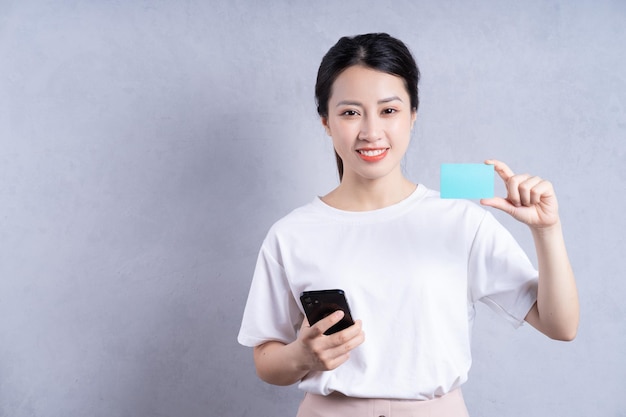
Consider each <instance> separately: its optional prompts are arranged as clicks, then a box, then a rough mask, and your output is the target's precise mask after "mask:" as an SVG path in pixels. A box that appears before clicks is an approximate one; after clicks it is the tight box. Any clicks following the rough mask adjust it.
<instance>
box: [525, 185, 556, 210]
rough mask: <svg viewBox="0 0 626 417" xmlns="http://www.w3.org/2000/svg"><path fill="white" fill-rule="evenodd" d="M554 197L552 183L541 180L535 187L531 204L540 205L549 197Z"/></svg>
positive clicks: (531, 195)
mask: <svg viewBox="0 0 626 417" xmlns="http://www.w3.org/2000/svg"><path fill="white" fill-rule="evenodd" d="M553 196H554V187H553V186H552V183H551V182H550V181H547V180H541V181H540V182H539V183H537V185H535V186H534V187H533V188H532V190H531V193H530V203H531V204H533V205H534V204H539V203H540V202H541V201H543V200H544V199H545V198H547V197H553Z"/></svg>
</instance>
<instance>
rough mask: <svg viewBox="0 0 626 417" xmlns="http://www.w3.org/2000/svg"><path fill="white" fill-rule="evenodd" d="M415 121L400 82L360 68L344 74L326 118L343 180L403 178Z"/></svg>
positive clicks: (397, 79) (385, 74) (331, 100)
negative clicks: (405, 159) (404, 164)
mask: <svg viewBox="0 0 626 417" xmlns="http://www.w3.org/2000/svg"><path fill="white" fill-rule="evenodd" d="M415 116H416V113H415V112H414V111H413V109H412V108H411V102H410V98H409V94H408V93H407V91H406V87H405V86H404V80H403V79H402V78H400V77H397V76H394V75H391V74H387V73H384V72H380V71H376V70H373V69H370V68H366V67H363V66H359V65H356V66H352V67H349V68H347V69H346V70H344V71H343V72H342V73H341V74H340V75H339V76H338V77H337V79H336V80H335V82H334V83H333V87H332V94H331V96H330V99H329V101H328V117H327V118H322V123H323V124H324V127H325V128H326V132H327V133H328V135H329V136H331V137H332V140H333V145H334V147H335V151H336V152H337V154H338V155H339V157H341V159H342V161H343V169H344V173H343V179H344V180H347V179H357V180H359V179H366V180H376V179H380V178H385V177H387V176H388V175H389V174H390V173H401V168H400V162H401V160H402V158H403V157H404V154H405V153H406V150H407V148H408V145H409V141H410V137H411V128H412V127H413V123H414V122H415Z"/></svg>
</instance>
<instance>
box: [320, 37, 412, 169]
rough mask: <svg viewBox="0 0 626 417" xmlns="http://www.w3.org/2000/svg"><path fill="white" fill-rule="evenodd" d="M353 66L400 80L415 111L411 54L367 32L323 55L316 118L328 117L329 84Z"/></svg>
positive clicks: (399, 44)
mask: <svg viewBox="0 0 626 417" xmlns="http://www.w3.org/2000/svg"><path fill="white" fill-rule="evenodd" d="M354 65H361V66H364V67H366V68H371V69H374V70H376V71H380V72H384V73H387V74H391V75H395V76H398V77H401V78H402V79H403V80H404V85H405V87H406V90H407V93H408V94H409V97H410V100H411V108H412V109H413V111H417V108H418V106H419V95H418V87H417V84H418V82H419V78H420V72H419V69H418V67H417V64H416V63H415V59H414V58H413V55H411V51H409V49H408V48H407V47H406V45H405V44H404V43H403V42H402V41H400V40H399V39H396V38H394V37H392V36H390V35H388V34H386V33H368V34H363V35H357V36H353V37H347V36H344V37H342V38H341V39H339V41H337V43H336V44H335V45H334V46H333V47H332V48H330V49H329V50H328V52H327V53H326V55H324V58H323V59H322V62H321V64H320V67H319V70H318V72H317V81H316V83H315V100H316V102H317V113H318V114H319V115H320V117H324V118H327V117H328V101H329V99H330V96H331V94H332V87H333V83H334V82H335V80H336V79H337V77H338V76H339V74H341V73H342V72H343V71H344V70H345V69H347V68H349V67H352V66H354ZM335 158H336V160H337V171H338V172H339V179H340V180H341V179H342V177H343V161H342V160H341V158H340V157H339V154H337V152H335Z"/></svg>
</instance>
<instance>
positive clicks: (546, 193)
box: [480, 159, 559, 229]
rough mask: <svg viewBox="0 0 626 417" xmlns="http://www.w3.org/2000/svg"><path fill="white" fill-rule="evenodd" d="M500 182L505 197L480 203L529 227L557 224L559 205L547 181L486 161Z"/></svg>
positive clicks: (540, 227)
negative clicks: (505, 193) (502, 212)
mask: <svg viewBox="0 0 626 417" xmlns="http://www.w3.org/2000/svg"><path fill="white" fill-rule="evenodd" d="M485 163H486V164H488V165H493V166H494V169H495V171H496V172H497V173H498V175H499V176H500V178H502V180H503V181H504V184H505V186H506V190H507V196H506V198H502V197H494V198H484V199H482V200H480V203H481V204H482V205H485V206H489V207H494V208H497V209H500V210H502V211H504V212H506V213H508V214H510V215H511V216H513V217H514V218H515V219H517V220H519V221H520V222H522V223H525V224H527V225H528V226H530V227H531V228H535V229H542V228H546V227H550V226H554V225H555V224H557V223H558V222H559V205H558V202H557V199H556V194H555V193H554V188H553V187H552V184H551V183H550V182H549V181H546V180H544V179H542V178H539V177H536V176H532V175H528V174H517V175H516V174H514V173H513V171H512V170H511V168H509V167H508V166H507V165H506V164H505V163H504V162H501V161H497V160H494V159H490V160H487V161H485Z"/></svg>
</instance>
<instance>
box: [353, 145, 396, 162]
mask: <svg viewBox="0 0 626 417" xmlns="http://www.w3.org/2000/svg"><path fill="white" fill-rule="evenodd" d="M388 150H389V148H376V149H358V150H357V151H356V152H357V154H358V155H359V157H360V158H361V159H362V160H364V161H367V162H376V161H380V160H381V159H383V158H384V157H385V156H387V151H388Z"/></svg>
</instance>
